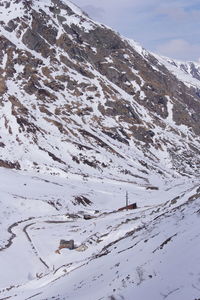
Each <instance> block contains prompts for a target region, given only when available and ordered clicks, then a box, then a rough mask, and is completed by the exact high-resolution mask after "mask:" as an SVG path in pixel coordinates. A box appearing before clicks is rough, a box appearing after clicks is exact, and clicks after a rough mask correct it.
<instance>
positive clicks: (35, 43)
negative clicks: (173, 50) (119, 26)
mask: <svg viewBox="0 0 200 300" xmlns="http://www.w3.org/2000/svg"><path fill="white" fill-rule="evenodd" d="M199 144H200V66H199V65H198V64H197V63H192V62H190V63H184V62H178V61H174V60H171V59H168V58H165V57H160V56H158V55H156V54H153V53H150V52H148V51H146V50H145V49H143V48H142V47H141V46H140V45H138V44H137V43H136V42H134V41H131V40H129V39H126V38H124V37H121V36H120V35H119V34H117V33H116V32H114V31H113V30H111V29H110V28H108V27H106V26H104V25H102V24H99V23H97V22H94V21H93V20H91V19H90V18H89V17H88V16H87V15H86V14H84V13H83V12H82V11H81V10H80V9H79V8H77V7H76V6H75V5H73V4H72V3H71V2H69V1H67V0H10V1H6V0H1V1H0V167H1V168H0V178H1V184H0V208H1V209H0V211H1V226H2V235H1V238H0V265H1V266H2V268H1V269H2V270H1V271H0V299H9V298H11V299H12V298H13V299H19V300H24V299H32V298H33V299H36V300H44V299H59V300H61V299H70V300H76V299H81V300H83V299H87V300H88V299H91V300H96V299H127V300H131V299H133V297H134V298H135V299H146V295H148V297H149V299H150V300H161V299H165V298H168V299H169V300H173V299H175V300H179V299H180V300H188V299H189V300H195V299H198V298H200V292H199V291H200V284H199V276H200V273H199V269H198V264H197V261H199V258H200V256H199V253H200V251H199V248H198V246H197V245H198V239H199V231H198V223H199V205H198V202H199V198H200V191H199V185H198V177H199V162H200V151H199ZM126 191H128V196H129V201H131V202H136V203H137V207H138V209H137V210H134V211H133V212H131V211H118V209H119V208H120V207H122V206H124V202H125V193H126ZM85 214H89V215H90V218H91V219H89V220H88V219H87V220H86V219H85ZM65 238H68V239H70V238H71V239H74V240H75V244H76V246H77V247H76V249H75V250H73V251H69V250H66V249H63V250H62V251H61V254H60V255H59V254H58V253H55V250H56V248H57V247H58V244H59V241H60V240H61V239H65ZM195 245H196V246H195ZM182 248H185V249H186V255H185V256H180V255H179V253H180V252H182ZM80 249H81V250H80ZM191 257H192V258H191ZM190 258H191V259H190ZM168 261H169V262H170V267H169V263H168ZM25 263H26V266H25ZM5 270H6V272H5ZM13 270H17V271H16V272H13ZM174 270H177V272H174ZM182 275H183V276H182ZM156 286H159V288H156ZM150 291H151V292H150Z"/></svg>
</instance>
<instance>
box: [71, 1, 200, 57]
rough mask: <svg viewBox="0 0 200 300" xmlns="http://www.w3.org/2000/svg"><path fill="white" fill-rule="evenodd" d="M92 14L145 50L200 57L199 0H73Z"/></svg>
mask: <svg viewBox="0 0 200 300" xmlns="http://www.w3.org/2000/svg"><path fill="white" fill-rule="evenodd" d="M72 2H73V3H74V4H76V5H78V6H79V7H80V8H82V9H83V10H84V11H86V12H87V13H88V14H89V16H90V17H91V18H93V19H94V20H96V21H99V22H101V23H104V24H106V25H108V26H110V27H112V28H113V29H114V30H115V31H118V32H119V33H120V34H122V35H123V36H126V37H128V38H131V39H134V40H135V41H137V42H139V43H140V44H141V45H142V46H143V47H144V48H146V49H147V50H151V51H153V52H155V53H158V54H162V55H165V56H168V57H171V58H176V59H180V60H194V61H199V59H200V0H72Z"/></svg>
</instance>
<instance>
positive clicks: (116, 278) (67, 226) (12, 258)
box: [0, 169, 200, 300]
mask: <svg viewBox="0 0 200 300" xmlns="http://www.w3.org/2000/svg"><path fill="white" fill-rule="evenodd" d="M0 176H1V188H0V197H1V200H0V205H1V223H2V224H1V228H2V231H1V232H2V233H3V234H2V235H1V248H0V264H1V270H0V278H1V280H0V299H17V300H22V299H32V298H34V299H38V300H41V299H73V300H75V299H77V300H78V299H81V300H83V299H127V300H128V299H130V300H131V299H133V298H136V299H146V297H147V296H148V299H152V300H153V299H154V300H160V299H166V298H168V299H174V300H187V299H192V300H194V299H197V298H198V296H199V289H200V284H199V276H200V271H199V264H198V262H199V260H200V252H199V247H198V245H199V237H200V233H199V219H200V211H199V199H200V188H199V182H198V181H197V180H196V181H195V180H183V179H181V180H177V181H168V182H165V185H164V186H163V185H162V182H159V183H158V184H159V190H147V189H146V188H145V187H141V186H138V185H137V184H130V183H121V182H112V181H110V182H108V181H107V180H106V179H102V180H94V178H88V181H87V182H85V180H84V179H83V178H81V177H79V176H71V177H70V178H68V179H67V178H59V177H55V176H45V177H44V176H41V175H35V174H29V175H28V174H27V173H21V172H19V171H10V170H6V169H1V170H0ZM126 190H127V191H128V192H129V199H130V200H131V201H137V205H138V209H137V210H133V211H127V210H125V211H118V208H119V207H121V206H123V205H124V199H125V191H126ZM78 196H85V197H87V199H88V200H90V201H91V203H90V205H86V206H85V205H83V204H82V205H80V204H79V205H77V203H76V201H75V199H77V197H78ZM38 208H39V209H38ZM88 214H89V215H90V217H91V219H85V218H84V216H85V215H88ZM63 238H65V239H73V240H74V241H75V245H76V248H75V249H74V250H68V249H62V250H60V253H57V252H56V250H57V249H58V246H59V242H60V239H63ZM112 297H113V298H112Z"/></svg>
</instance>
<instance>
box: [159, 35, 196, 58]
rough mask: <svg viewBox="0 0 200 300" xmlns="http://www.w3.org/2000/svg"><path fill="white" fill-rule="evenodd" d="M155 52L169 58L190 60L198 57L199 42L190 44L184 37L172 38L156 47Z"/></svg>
mask: <svg viewBox="0 0 200 300" xmlns="http://www.w3.org/2000/svg"><path fill="white" fill-rule="evenodd" d="M156 50H157V53H159V54H161V55H165V56H168V57H171V58H176V59H183V60H185V59H186V60H191V57H196V60H198V59H199V57H200V44H191V43H189V42H187V41H186V40H184V39H173V40H170V41H168V42H166V43H163V44H161V45H159V46H158V47H157V49H156Z"/></svg>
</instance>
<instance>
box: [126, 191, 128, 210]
mask: <svg viewBox="0 0 200 300" xmlns="http://www.w3.org/2000/svg"><path fill="white" fill-rule="evenodd" d="M126 209H127V210H128V192H127V191H126Z"/></svg>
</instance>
